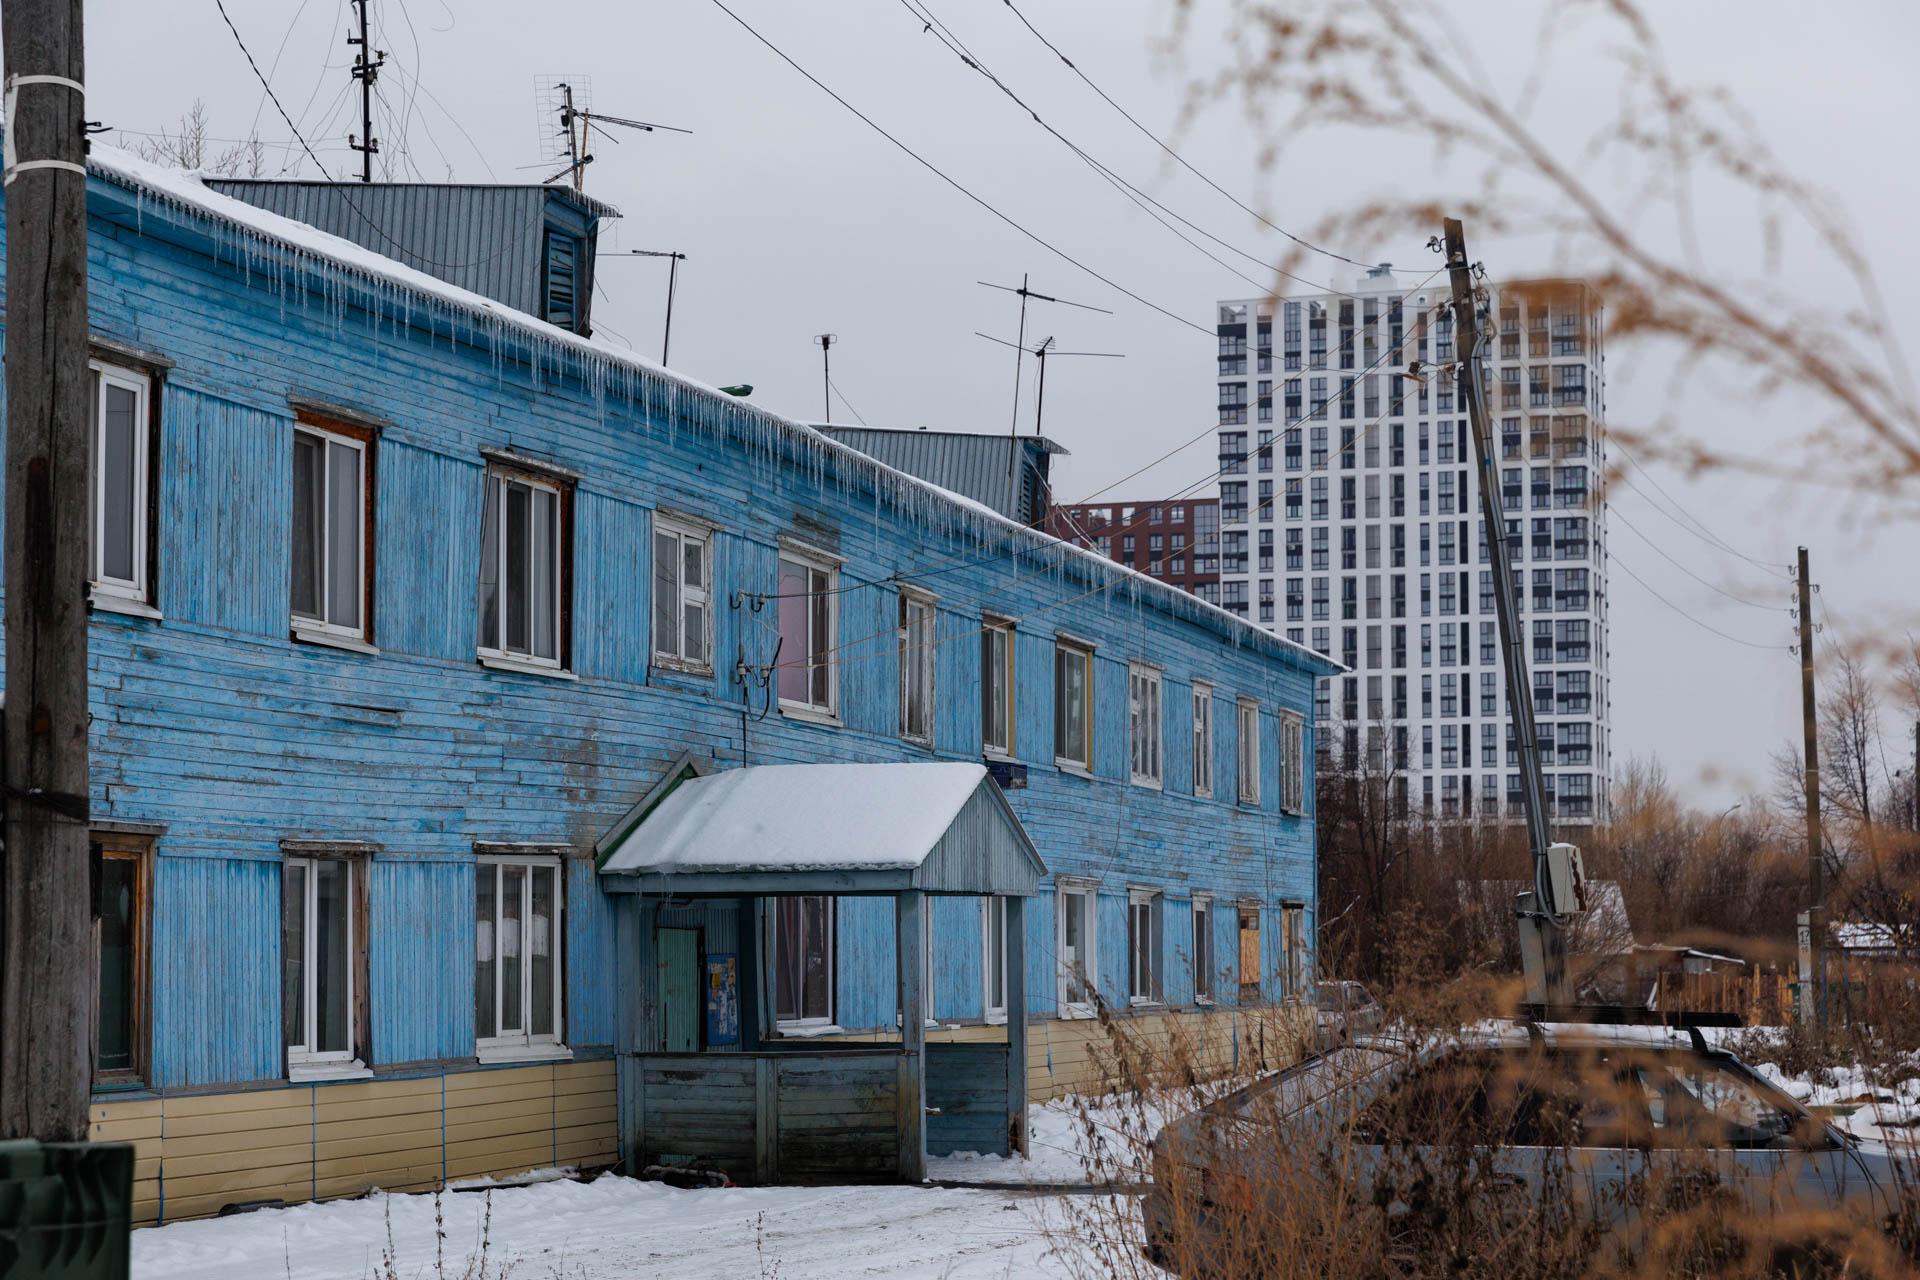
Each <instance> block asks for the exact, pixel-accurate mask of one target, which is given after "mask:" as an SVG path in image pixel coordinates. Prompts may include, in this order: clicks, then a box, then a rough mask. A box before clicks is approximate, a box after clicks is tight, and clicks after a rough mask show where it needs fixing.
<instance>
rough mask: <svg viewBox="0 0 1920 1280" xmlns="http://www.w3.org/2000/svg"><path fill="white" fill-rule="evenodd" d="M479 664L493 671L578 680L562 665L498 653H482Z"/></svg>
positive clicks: (577, 677) (551, 678)
mask: <svg viewBox="0 0 1920 1280" xmlns="http://www.w3.org/2000/svg"><path fill="white" fill-rule="evenodd" d="M480 665H481V666H483V667H487V668H490V669H492V670H494V671H511V672H514V673H515V674H517V675H523V676H545V677H546V678H547V679H549V680H578V679H579V678H580V677H579V676H577V675H575V674H573V672H571V671H568V670H567V669H565V668H564V667H549V666H543V665H542V664H540V663H538V662H525V661H522V660H521V659H519V658H508V657H504V656H502V655H500V654H494V653H483V654H481V655H480Z"/></svg>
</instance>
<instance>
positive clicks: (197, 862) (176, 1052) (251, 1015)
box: [152, 857, 471, 1088]
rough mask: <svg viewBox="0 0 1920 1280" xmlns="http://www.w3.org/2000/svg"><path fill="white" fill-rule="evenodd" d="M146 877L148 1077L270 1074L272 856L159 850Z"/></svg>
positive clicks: (274, 1042)
mask: <svg viewBox="0 0 1920 1280" xmlns="http://www.w3.org/2000/svg"><path fill="white" fill-rule="evenodd" d="M153 880H154V885H153V890H154V893H153V918H154V921H155V922H156V924H160V925H163V926H164V927H158V928H155V929H154V930H153V944H152V945H153V1021H154V1032H153V1075H154V1081H153V1082H154V1083H155V1084H157V1085H159V1086H161V1087H165V1088H181V1087H191V1086H194V1085H208V1084H216V1083H225V1082H236V1083H237V1082H242V1081H253V1080H271V1079H274V1078H275V1077H277V1076H279V1075H280V1073H281V1054H280V968H279V957H280V933H279V926H280V863H279V861H278V860H277V859H276V860H273V861H267V860H265V859H257V860H240V859H228V858H220V857H205V858H199V857H170V858H160V859H157V860H156V862H155V867H154V877H153ZM468 914H469V915H470V914H471V910H469V912H468ZM469 1003H471V1001H470V1000H469Z"/></svg>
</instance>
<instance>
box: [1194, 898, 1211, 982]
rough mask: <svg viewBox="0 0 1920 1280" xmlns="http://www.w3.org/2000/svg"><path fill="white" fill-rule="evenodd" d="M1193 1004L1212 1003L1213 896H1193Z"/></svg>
mask: <svg viewBox="0 0 1920 1280" xmlns="http://www.w3.org/2000/svg"><path fill="white" fill-rule="evenodd" d="M1191 933H1192V935H1193V1002H1194V1003H1195V1004H1212V1003H1213V978H1214V974H1213V895H1212V894H1210V893H1196V894H1194V895H1193V916H1192V927H1191Z"/></svg>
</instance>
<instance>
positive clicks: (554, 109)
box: [356, 0, 693, 191]
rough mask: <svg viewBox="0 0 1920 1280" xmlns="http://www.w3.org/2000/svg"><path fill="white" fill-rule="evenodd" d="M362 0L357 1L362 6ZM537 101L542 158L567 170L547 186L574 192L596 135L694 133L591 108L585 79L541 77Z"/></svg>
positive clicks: (582, 181) (583, 183)
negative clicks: (568, 181)
mask: <svg viewBox="0 0 1920 1280" xmlns="http://www.w3.org/2000/svg"><path fill="white" fill-rule="evenodd" d="M360 2H361V0H356V3H360ZM534 97H535V99H536V101H537V102H538V104H539V108H540V119H541V122H542V125H543V127H542V129H541V134H540V138H541V155H540V158H541V159H543V160H561V159H564V160H565V161H566V165H565V167H563V168H561V169H560V170H559V171H558V172H556V173H554V174H552V175H551V176H550V177H548V178H546V179H545V180H544V181H546V182H549V183H551V182H558V181H560V179H562V178H565V177H568V176H569V175H571V176H572V178H573V189H574V190H575V191H585V190H586V189H587V179H586V168H587V166H588V165H590V164H592V163H593V152H591V151H590V150H588V146H589V145H590V144H591V143H592V141H593V135H594V134H596V133H597V134H599V135H600V136H601V137H603V138H605V139H607V141H609V142H613V143H618V142H619V141H620V139H619V137H618V136H616V135H615V134H614V133H613V132H612V131H611V130H609V129H608V128H607V126H608V125H618V126H619V127H620V128H623V129H639V130H641V131H642V132H644V133H652V132H654V131H655V130H659V129H664V130H666V131H667V132H668V133H692V132H693V130H691V129H681V128H678V127H676V126H674V125H670V124H657V123H653V122H651V121H647V120H631V119H628V118H627V117H626V116H614V115H607V114H605V113H604V112H599V111H595V110H593V108H592V99H593V82H592V81H591V80H589V79H588V78H587V77H585V76H568V77H566V78H564V79H562V78H561V77H559V76H541V77H539V78H538V79H537V80H535V81H534ZM553 117H558V118H559V121H560V127H559V128H558V129H551V130H549V129H548V128H546V127H545V122H546V121H548V120H549V119H551V118H553Z"/></svg>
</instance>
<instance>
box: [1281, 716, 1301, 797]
mask: <svg viewBox="0 0 1920 1280" xmlns="http://www.w3.org/2000/svg"><path fill="white" fill-rule="evenodd" d="M1306 746H1307V722H1306V718H1305V717H1304V716H1302V715H1301V714H1300V713H1299V712H1297V711H1282V712H1281V713H1280V809H1281V811H1282V812H1284V813H1292V814H1303V813H1305V812H1306V811H1307V752H1306Z"/></svg>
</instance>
